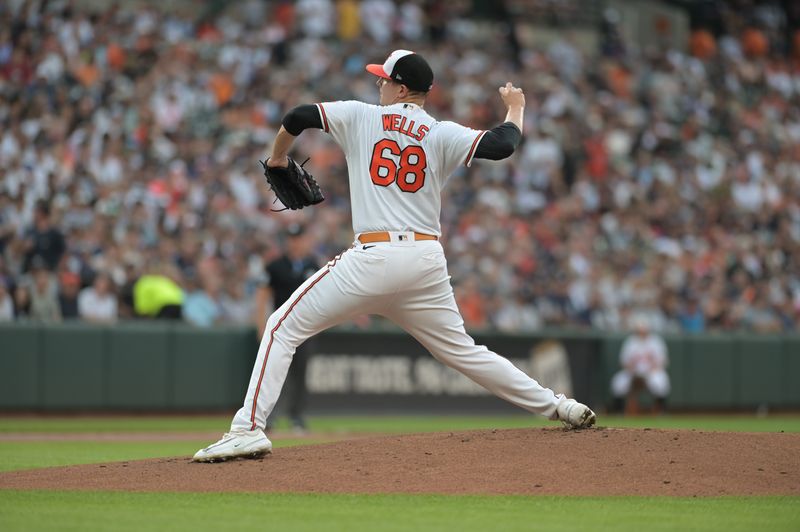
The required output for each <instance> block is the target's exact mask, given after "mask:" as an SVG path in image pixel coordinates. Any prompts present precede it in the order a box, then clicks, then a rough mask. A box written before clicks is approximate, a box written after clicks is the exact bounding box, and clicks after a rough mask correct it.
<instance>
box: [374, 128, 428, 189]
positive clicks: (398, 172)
mask: <svg viewBox="0 0 800 532" xmlns="http://www.w3.org/2000/svg"><path fill="white" fill-rule="evenodd" d="M387 152H388V153H387ZM389 155H394V156H395V157H398V156H399V157H400V165H399V167H398V164H397V163H396V162H395V159H393V158H390V157H388V156H389ZM427 166H428V162H427V159H426V158H425V151H424V150H423V149H422V146H417V145H410V146H406V147H405V148H403V149H402V150H401V149H400V146H399V145H398V144H397V141H394V140H391V139H383V140H379V141H378V142H376V143H375V147H374V148H373V150H372V160H371V162H370V164H369V175H370V177H371V178H372V182H373V183H375V184H376V185H378V186H381V187H388V186H389V185H391V184H392V183H397V186H398V187H400V190H402V191H403V192H416V191H417V190H419V189H421V188H422V186H423V185H424V184H425V169H426V168H427Z"/></svg>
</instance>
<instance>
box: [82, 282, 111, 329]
mask: <svg viewBox="0 0 800 532" xmlns="http://www.w3.org/2000/svg"><path fill="white" fill-rule="evenodd" d="M78 314H79V315H80V317H81V318H82V319H84V320H86V321H90V322H94V323H111V322H114V321H117V296H116V295H115V294H114V293H113V292H112V286H111V278H110V277H109V275H108V274H107V273H104V272H100V273H98V274H97V275H96V276H95V278H94V282H93V283H92V285H91V286H88V287H86V288H84V289H83V290H81V292H80V295H79V296H78Z"/></svg>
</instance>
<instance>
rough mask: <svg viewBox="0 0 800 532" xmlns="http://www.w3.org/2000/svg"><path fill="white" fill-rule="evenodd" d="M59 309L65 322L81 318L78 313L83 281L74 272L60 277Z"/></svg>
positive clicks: (64, 273)
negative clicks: (79, 295)
mask: <svg viewBox="0 0 800 532" xmlns="http://www.w3.org/2000/svg"><path fill="white" fill-rule="evenodd" d="M58 285H59V292H58V307H59V309H60V310H61V317H62V318H63V319H65V320H72V319H78V318H80V317H81V316H80V313H79V312H78V294H79V293H80V289H81V279H80V277H78V275H77V274H75V273H73V272H69V271H67V272H63V273H62V274H61V275H60V276H59V283H58Z"/></svg>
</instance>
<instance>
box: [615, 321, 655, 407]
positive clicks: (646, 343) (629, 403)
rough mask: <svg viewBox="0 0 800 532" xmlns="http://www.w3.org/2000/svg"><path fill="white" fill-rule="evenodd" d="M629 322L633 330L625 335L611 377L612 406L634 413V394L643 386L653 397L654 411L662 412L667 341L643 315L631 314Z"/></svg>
mask: <svg viewBox="0 0 800 532" xmlns="http://www.w3.org/2000/svg"><path fill="white" fill-rule="evenodd" d="M632 325H633V329H634V334H632V335H631V336H629V337H628V338H626V339H625V342H624V343H623V344H622V349H621V350H620V353H619V361H620V365H621V366H622V369H621V370H620V371H618V372H617V373H616V374H615V375H614V377H613V378H612V379H611V392H612V393H613V394H614V397H615V401H616V404H615V406H616V408H617V410H618V411H619V410H623V409H624V411H625V414H631V415H633V414H637V413H638V412H639V403H638V395H639V393H640V392H641V391H642V390H643V389H647V390H648V391H649V392H650V393H651V394H652V395H653V397H654V401H655V406H654V411H655V412H656V413H659V412H663V411H664V409H665V407H666V400H667V396H668V395H669V390H670V383H669V375H668V374H667V365H668V364H669V358H668V355H667V344H666V343H665V342H664V339H663V338H661V336H659V335H658V334H656V333H654V332H652V331H651V330H650V324H649V322H648V320H647V319H646V318H645V317H644V316H637V317H635V318H634V319H633V320H632Z"/></svg>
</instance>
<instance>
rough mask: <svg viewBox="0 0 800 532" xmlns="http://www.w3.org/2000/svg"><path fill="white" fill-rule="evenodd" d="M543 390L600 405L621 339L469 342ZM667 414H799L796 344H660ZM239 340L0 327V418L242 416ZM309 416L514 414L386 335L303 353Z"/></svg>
mask: <svg viewBox="0 0 800 532" xmlns="http://www.w3.org/2000/svg"><path fill="white" fill-rule="evenodd" d="M475 339H476V342H477V343H479V344H483V345H486V346H488V347H489V348H490V349H493V350H494V351H496V352H498V353H500V354H502V355H503V356H505V357H507V358H509V359H510V360H511V361H512V362H513V363H514V364H516V365H517V366H518V367H520V368H521V369H522V370H523V371H526V372H527V373H529V374H531V375H532V376H534V377H536V378H537V379H539V380H540V381H542V382H543V384H546V385H548V386H551V387H553V388H555V389H557V390H563V391H565V392H567V393H569V394H571V395H574V396H575V397H577V398H578V399H580V400H583V401H586V402H588V403H590V404H592V405H594V406H596V407H602V406H604V405H607V404H609V403H610V396H609V391H608V383H609V381H610V379H611V376H612V375H613V373H614V372H615V371H616V370H617V367H618V357H619V349H620V346H621V344H622V341H623V339H624V337H623V336H622V335H614V334H602V333H590V332H558V331H549V332H537V333H536V334H531V335H501V334H494V333H485V334H476V335H475ZM666 340H667V345H668V348H669V356H670V367H669V373H670V377H671V381H672V388H673V391H672V394H671V396H670V404H671V405H672V407H674V408H679V409H688V410H691V409H732V410H741V409H752V408H758V407H764V406H766V407H768V408H787V409H788V408H800V335H774V336H766V335H760V336H757V335H749V334H725V335H710V334H709V335H691V336H689V335H683V336H667V337H666ZM257 347H258V339H257V338H256V335H255V332H254V330H253V329H251V328H214V329H198V328H193V327H190V326H187V325H182V324H179V325H174V324H165V323H156V322H131V323H123V324H119V325H114V326H95V325H87V324H82V323H74V324H62V325H39V324H31V323H9V324H2V325H0V410H3V411H97V410H109V411H168V410H175V411H190V410H198V411H207V410H215V409H225V410H230V409H232V408H235V407H237V406H238V405H240V404H241V401H242V398H243V395H244V392H245V390H246V387H247V382H248V379H249V376H250V371H251V368H252V364H253V361H254V359H255V354H256V350H257ZM308 347H309V352H310V353H311V358H310V362H309V372H308V379H307V380H308V385H309V390H310V392H311V394H310V401H309V407H310V409H311V410H312V411H317V412H324V411H331V412H341V411H350V410H353V411H362V412H363V411H386V410H396V411H432V410H440V411H445V410H447V411H464V412H476V411H503V410H505V411H513V407H511V406H509V405H507V404H506V403H504V402H503V401H500V400H499V399H497V398H495V397H493V396H491V395H490V394H488V393H487V392H486V391H485V390H483V389H482V388H480V387H479V386H477V385H475V384H474V383H472V382H470V381H469V380H468V379H466V378H464V377H463V376H462V375H460V374H458V373H456V372H454V371H453V370H450V369H449V368H446V367H444V366H443V365H441V364H439V363H438V362H436V361H435V360H433V358H432V357H430V355H428V354H427V352H426V351H425V349H424V348H423V347H422V346H420V345H419V344H418V343H417V342H416V341H415V340H414V339H412V338H411V337H409V336H408V335H406V334H404V333H402V332H401V331H396V330H385V331H384V330H370V331H355V330H346V329H334V330H331V331H327V332H325V333H323V334H322V335H320V336H318V337H316V338H315V339H313V340H312V341H311V343H310V344H309V346H308Z"/></svg>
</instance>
